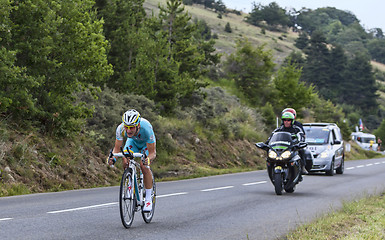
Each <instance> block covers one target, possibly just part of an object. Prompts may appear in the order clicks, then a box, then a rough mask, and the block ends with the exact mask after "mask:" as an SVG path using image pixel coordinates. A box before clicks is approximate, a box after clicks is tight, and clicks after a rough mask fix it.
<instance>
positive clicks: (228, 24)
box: [225, 22, 233, 33]
mask: <svg viewBox="0 0 385 240" xmlns="http://www.w3.org/2000/svg"><path fill="white" fill-rule="evenodd" d="M232 31H233V30H232V29H231V26H230V23H229V22H227V23H226V26H225V32H228V33H231V32H232Z"/></svg>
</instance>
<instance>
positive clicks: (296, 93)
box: [273, 63, 314, 109]
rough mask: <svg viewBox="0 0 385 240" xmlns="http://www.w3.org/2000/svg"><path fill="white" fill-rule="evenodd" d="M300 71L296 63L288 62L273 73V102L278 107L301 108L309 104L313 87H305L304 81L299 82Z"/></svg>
mask: <svg viewBox="0 0 385 240" xmlns="http://www.w3.org/2000/svg"><path fill="white" fill-rule="evenodd" d="M301 72H302V71H301V69H298V68H297V66H296V64H294V63H288V64H287V65H285V66H282V67H281V68H280V69H279V70H278V72H277V73H276V74H275V77H274V79H273V83H274V88H275V94H274V102H275V106H276V107H278V108H279V109H284V108H286V107H292V108H294V109H301V108H303V107H307V106H309V105H310V104H311V102H312V99H313V90H314V87H313V86H310V87H307V86H305V83H304V82H299V78H300V76H301Z"/></svg>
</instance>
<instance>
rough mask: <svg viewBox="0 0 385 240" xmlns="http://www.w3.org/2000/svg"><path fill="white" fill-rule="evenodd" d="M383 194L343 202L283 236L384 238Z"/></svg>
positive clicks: (293, 238) (291, 239)
mask: <svg viewBox="0 0 385 240" xmlns="http://www.w3.org/2000/svg"><path fill="white" fill-rule="evenodd" d="M384 226H385V193H382V195H381V196H368V197H367V198H364V199H361V200H356V201H353V202H349V203H343V206H342V209H341V210H339V211H336V212H333V213H330V214H327V215H325V216H323V217H321V218H318V219H317V220H315V221H313V222H311V223H309V224H305V225H302V226H300V227H298V228H297V229H296V230H294V231H292V232H290V233H289V234H288V235H286V237H284V238H283V239H288V240H302V239H304V240H305V239H306V240H307V239H320V240H321V239H328V240H329V239H346V240H348V239H349V240H350V239H351V240H353V239H354V240H356V239H373V240H377V239H385V228H384Z"/></svg>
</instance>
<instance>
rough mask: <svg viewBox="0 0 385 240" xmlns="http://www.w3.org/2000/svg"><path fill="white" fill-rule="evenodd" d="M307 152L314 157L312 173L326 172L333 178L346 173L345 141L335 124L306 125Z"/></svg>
mask: <svg viewBox="0 0 385 240" xmlns="http://www.w3.org/2000/svg"><path fill="white" fill-rule="evenodd" d="M303 128H304V130H305V138H306V139H305V141H306V142H307V143H308V146H307V150H309V151H310V152H311V153H312V155H313V166H312V168H311V169H310V172H325V173H326V175H329V176H333V175H334V171H335V172H336V173H337V174H343V173H344V157H345V150H344V141H343V139H342V135H341V131H340V128H339V127H338V126H337V124H335V123H304V124H303Z"/></svg>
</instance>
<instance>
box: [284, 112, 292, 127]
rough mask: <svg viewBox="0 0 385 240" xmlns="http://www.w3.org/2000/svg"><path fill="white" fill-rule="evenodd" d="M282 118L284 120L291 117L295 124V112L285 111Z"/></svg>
mask: <svg viewBox="0 0 385 240" xmlns="http://www.w3.org/2000/svg"><path fill="white" fill-rule="evenodd" d="M281 119H282V122H283V120H285V119H290V120H291V124H292V125H293V123H294V119H295V117H294V114H292V113H291V112H284V113H283V114H282V117H281Z"/></svg>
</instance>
